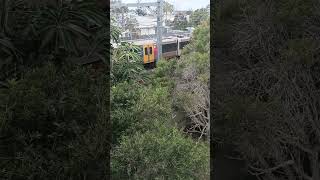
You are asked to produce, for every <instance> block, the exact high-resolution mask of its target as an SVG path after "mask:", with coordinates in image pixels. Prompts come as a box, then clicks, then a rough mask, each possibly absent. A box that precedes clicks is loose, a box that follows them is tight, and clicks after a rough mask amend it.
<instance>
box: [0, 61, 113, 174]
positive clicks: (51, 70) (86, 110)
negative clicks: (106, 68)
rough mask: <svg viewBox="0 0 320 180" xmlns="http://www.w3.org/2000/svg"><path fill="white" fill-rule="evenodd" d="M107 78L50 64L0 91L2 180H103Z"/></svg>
mask: <svg viewBox="0 0 320 180" xmlns="http://www.w3.org/2000/svg"><path fill="white" fill-rule="evenodd" d="M103 78H104V77H103V76H102V77H101V78H98V79H96V80H94V79H92V78H91V75H90V71H89V70H87V69H86V68H80V67H75V66H73V65H67V64H66V65H65V66H62V67H56V66H55V65H53V64H51V63H48V64H46V65H44V66H43V67H40V68H36V69H34V70H32V71H31V72H29V73H27V74H25V76H24V78H23V79H21V80H17V81H15V80H12V81H10V82H9V83H8V88H6V89H1V90H0V97H1V98H0V99H1V103H0V104H1V106H0V114H1V118H0V121H1V123H0V124H1V132H0V134H1V137H2V138H3V139H4V141H1V147H4V146H5V147H6V148H1V152H0V153H1V156H2V157H4V158H5V159H6V161H7V163H4V164H5V166H3V165H4V164H1V166H3V167H1V169H2V171H1V176H2V177H3V178H9V179H10V178H13V179H19V178H31V179H68V178H71V177H72V178H75V177H76V178H78V179H79V178H84V177H87V178H90V179H101V178H103V177H104V176H103V175H104V174H105V172H106V164H105V160H106V158H107V153H108V145H107V139H108V136H107V135H108V132H107V130H108V127H107V126H106V124H107V119H106V115H105V109H106V105H105V92H106V88H107V86H105V85H104V80H103Z"/></svg>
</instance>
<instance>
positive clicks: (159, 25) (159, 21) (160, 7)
mask: <svg viewBox="0 0 320 180" xmlns="http://www.w3.org/2000/svg"><path fill="white" fill-rule="evenodd" d="M157 4H158V6H157V48H158V57H157V61H159V60H160V58H161V55H162V24H163V23H162V18H163V0H157ZM156 63H158V62H156Z"/></svg>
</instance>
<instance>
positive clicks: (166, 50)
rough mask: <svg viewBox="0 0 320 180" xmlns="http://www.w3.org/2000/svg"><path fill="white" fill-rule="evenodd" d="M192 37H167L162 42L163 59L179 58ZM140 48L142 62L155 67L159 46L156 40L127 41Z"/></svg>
mask: <svg viewBox="0 0 320 180" xmlns="http://www.w3.org/2000/svg"><path fill="white" fill-rule="evenodd" d="M189 41H190V37H167V38H164V39H163V40H162V57H163V58H165V59H170V58H174V57H179V56H180V55H181V51H182V49H183V48H184V47H185V46H186V45H187V44H188V43H189ZM126 43H133V44H134V45H137V46H138V47H139V52H138V53H139V54H140V57H141V59H142V62H143V64H144V65H145V66H147V67H155V65H156V61H157V52H158V49H157V46H156V41H155V40H136V41H127V42H126Z"/></svg>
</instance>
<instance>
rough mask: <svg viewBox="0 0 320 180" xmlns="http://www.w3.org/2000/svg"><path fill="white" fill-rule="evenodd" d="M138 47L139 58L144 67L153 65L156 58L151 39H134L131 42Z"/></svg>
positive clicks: (155, 49)
mask: <svg viewBox="0 0 320 180" xmlns="http://www.w3.org/2000/svg"><path fill="white" fill-rule="evenodd" d="M133 44H134V45H137V46H139V47H140V54H141V58H142V59H143V64H144V66H145V67H150V68H152V67H155V65H156V59H157V48H156V44H155V42H154V41H152V40H142V41H135V42H134V43H133Z"/></svg>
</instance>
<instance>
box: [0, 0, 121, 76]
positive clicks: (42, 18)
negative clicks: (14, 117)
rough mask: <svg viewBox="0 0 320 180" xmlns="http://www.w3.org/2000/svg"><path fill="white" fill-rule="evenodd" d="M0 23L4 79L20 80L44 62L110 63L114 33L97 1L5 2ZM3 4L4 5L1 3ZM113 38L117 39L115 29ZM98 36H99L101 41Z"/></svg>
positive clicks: (5, 0) (0, 51) (0, 52)
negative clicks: (109, 52) (21, 76)
mask: <svg viewBox="0 0 320 180" xmlns="http://www.w3.org/2000/svg"><path fill="white" fill-rule="evenodd" d="M3 3H4V4H5V6H1V8H2V9H4V11H2V13H1V17H3V18H1V19H0V21H1V22H0V24H1V27H0V29H1V33H0V42H1V43H0V47H1V50H0V55H1V59H2V58H3V59H2V61H1V65H0V68H1V69H0V70H1V74H0V79H1V80H5V79H7V78H10V77H12V76H17V77H18V78H19V77H20V75H21V74H22V72H23V71H24V69H26V68H27V67H33V66H38V65H40V66H41V64H42V63H43V62H44V61H48V60H49V61H55V62H58V63H62V62H65V61H70V60H75V61H76V62H77V63H81V62H82V60H83V59H85V60H86V61H94V60H96V59H99V60H103V61H104V62H107V61H106V57H105V56H106V54H105V53H106V52H108V48H107V47H108V46H107V43H109V42H108V41H109V39H110V38H109V37H110V34H109V33H106V31H107V30H108V28H109V27H108V23H109V22H108V21H107V17H106V15H105V13H104V12H103V11H102V9H101V8H100V7H97V5H96V2H94V1H90V0H86V1H81V2H76V1H43V2H42V3H39V4H35V3H34V2H31V1H9V0H4V2H3ZM1 4H2V3H1ZM111 35H112V37H113V38H116V37H117V35H118V34H117V33H116V32H115V29H114V28H112V29H111ZM96 37H99V38H98V39H97V38H96Z"/></svg>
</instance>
